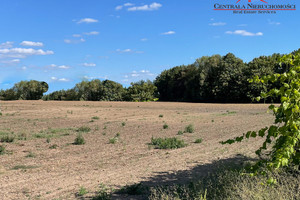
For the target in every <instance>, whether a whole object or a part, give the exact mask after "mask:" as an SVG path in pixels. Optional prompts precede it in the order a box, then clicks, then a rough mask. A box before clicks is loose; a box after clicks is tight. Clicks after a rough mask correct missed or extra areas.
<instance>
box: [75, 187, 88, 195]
mask: <svg viewBox="0 0 300 200" xmlns="http://www.w3.org/2000/svg"><path fill="white" fill-rule="evenodd" d="M87 193H89V192H88V191H87V189H86V188H84V187H82V186H81V187H80V189H79V191H78V192H77V193H76V196H78V197H81V196H84V195H86V194H87Z"/></svg>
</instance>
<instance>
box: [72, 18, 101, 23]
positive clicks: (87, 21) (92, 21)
mask: <svg viewBox="0 0 300 200" xmlns="http://www.w3.org/2000/svg"><path fill="white" fill-rule="evenodd" d="M97 22H98V20H97V19H93V18H83V19H81V20H79V21H78V22H77V24H82V23H86V24H90V23H97Z"/></svg>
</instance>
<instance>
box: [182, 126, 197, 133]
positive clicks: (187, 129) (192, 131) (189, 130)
mask: <svg viewBox="0 0 300 200" xmlns="http://www.w3.org/2000/svg"><path fill="white" fill-rule="evenodd" d="M194 131H195V128H194V125H193V124H189V125H187V126H186V127H185V128H184V132H185V133H194Z"/></svg>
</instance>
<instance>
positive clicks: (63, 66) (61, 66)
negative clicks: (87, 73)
mask: <svg viewBox="0 0 300 200" xmlns="http://www.w3.org/2000/svg"><path fill="white" fill-rule="evenodd" d="M58 68H59V69H69V68H70V67H69V66H67V65H60V66H58Z"/></svg>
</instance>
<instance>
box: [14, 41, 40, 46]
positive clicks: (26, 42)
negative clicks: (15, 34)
mask: <svg viewBox="0 0 300 200" xmlns="http://www.w3.org/2000/svg"><path fill="white" fill-rule="evenodd" d="M20 45H22V46H33V47H42V46H44V44H43V43H42V42H32V41H23V42H21V43H20Z"/></svg>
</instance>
